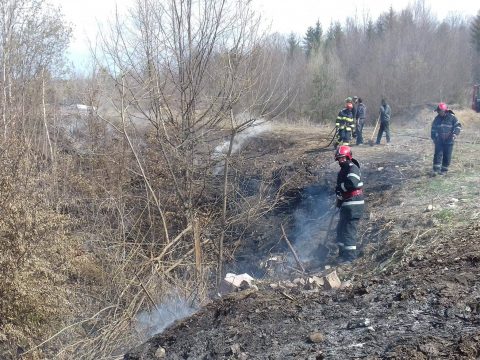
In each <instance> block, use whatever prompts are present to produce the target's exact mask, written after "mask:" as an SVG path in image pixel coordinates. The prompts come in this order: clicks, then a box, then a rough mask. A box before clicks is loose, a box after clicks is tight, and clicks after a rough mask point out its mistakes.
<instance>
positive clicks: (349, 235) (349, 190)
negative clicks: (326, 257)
mask: <svg viewBox="0 0 480 360" xmlns="http://www.w3.org/2000/svg"><path fill="white" fill-rule="evenodd" d="M335 160H336V161H338V164H339V165H340V171H339V172H338V175H337V186H336V189H335V192H336V195H337V207H338V208H340V219H339V221H338V224H337V245H338V251H339V260H340V261H352V260H354V259H355V258H356V257H357V239H356V238H357V227H358V222H359V220H360V219H361V218H362V216H363V211H364V207H365V200H364V196H363V182H362V178H361V172H360V164H359V163H358V161H357V160H355V159H354V158H353V157H352V150H351V148H350V147H349V146H345V145H342V146H339V147H338V148H337V149H336V151H335Z"/></svg>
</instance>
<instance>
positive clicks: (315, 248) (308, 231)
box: [293, 185, 335, 261]
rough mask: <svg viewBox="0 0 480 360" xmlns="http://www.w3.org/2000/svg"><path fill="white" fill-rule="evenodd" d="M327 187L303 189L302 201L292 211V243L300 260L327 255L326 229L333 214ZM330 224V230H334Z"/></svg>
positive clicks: (316, 186)
mask: <svg viewBox="0 0 480 360" xmlns="http://www.w3.org/2000/svg"><path fill="white" fill-rule="evenodd" d="M329 193H330V192H329V189H327V188H325V187H322V186H319V185H312V186H309V187H307V188H305V189H304V192H303V193H302V201H301V203H300V205H299V206H298V208H297V209H296V210H295V211H294V213H293V219H294V226H293V243H294V246H295V250H296V251H297V254H298V256H299V257H300V260H302V261H310V260H313V259H315V258H323V257H326V256H327V255H328V250H327V248H326V245H327V244H326V242H327V229H328V226H329V224H330V220H331V216H332V214H333V212H332V211H333V209H332V199H331V195H330V194H329ZM334 229H335V226H332V229H331V230H334Z"/></svg>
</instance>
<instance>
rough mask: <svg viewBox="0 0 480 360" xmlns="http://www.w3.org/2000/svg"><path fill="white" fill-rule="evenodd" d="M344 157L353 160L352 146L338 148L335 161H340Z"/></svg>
mask: <svg viewBox="0 0 480 360" xmlns="http://www.w3.org/2000/svg"><path fill="white" fill-rule="evenodd" d="M342 157H346V158H347V159H349V160H352V149H351V148H350V146H347V145H342V146H339V147H338V148H337V151H335V160H338V159H340V158H342Z"/></svg>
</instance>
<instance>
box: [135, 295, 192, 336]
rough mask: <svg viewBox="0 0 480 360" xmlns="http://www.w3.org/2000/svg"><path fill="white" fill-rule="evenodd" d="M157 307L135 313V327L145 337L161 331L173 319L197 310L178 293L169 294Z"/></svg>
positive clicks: (183, 316) (181, 317)
mask: <svg viewBox="0 0 480 360" xmlns="http://www.w3.org/2000/svg"><path fill="white" fill-rule="evenodd" d="M157 309H158V310H157ZM157 309H155V310H153V311H151V312H147V311H143V312H141V313H140V314H138V315H137V324H136V329H137V331H138V332H139V333H140V334H142V335H144V336H145V338H149V337H151V336H153V335H155V334H158V333H160V332H162V331H163V330H165V329H166V328H167V327H168V326H169V325H170V324H172V323H173V322H174V321H176V320H180V319H183V318H185V317H187V316H190V315H192V314H194V313H195V312H196V311H197V310H198V309H197V308H195V307H193V306H192V305H191V304H189V303H188V301H187V300H186V299H184V298H182V297H180V296H178V295H171V296H169V297H168V298H167V299H166V300H165V301H164V302H162V303H161V304H159V305H157Z"/></svg>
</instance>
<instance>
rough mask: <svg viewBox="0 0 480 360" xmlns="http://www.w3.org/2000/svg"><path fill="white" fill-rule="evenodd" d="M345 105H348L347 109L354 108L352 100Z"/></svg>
mask: <svg viewBox="0 0 480 360" xmlns="http://www.w3.org/2000/svg"><path fill="white" fill-rule="evenodd" d="M345 107H346V108H347V109H350V110H352V109H353V104H352V103H351V102H347V103H346V104H345Z"/></svg>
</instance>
